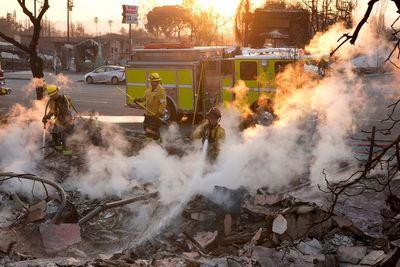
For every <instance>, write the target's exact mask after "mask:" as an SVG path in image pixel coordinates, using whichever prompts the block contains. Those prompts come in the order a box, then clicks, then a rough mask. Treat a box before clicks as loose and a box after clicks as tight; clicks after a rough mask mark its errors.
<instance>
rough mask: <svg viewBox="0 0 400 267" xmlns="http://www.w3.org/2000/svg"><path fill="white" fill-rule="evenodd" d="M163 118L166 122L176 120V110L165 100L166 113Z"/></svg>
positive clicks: (172, 104) (170, 101)
mask: <svg viewBox="0 0 400 267" xmlns="http://www.w3.org/2000/svg"><path fill="white" fill-rule="evenodd" d="M164 118H165V119H166V120H167V121H176V119H177V114H176V108H175V105H174V103H173V102H172V100H170V99H169V98H167V112H166V114H165V115H164Z"/></svg>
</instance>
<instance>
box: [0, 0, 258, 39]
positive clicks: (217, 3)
mask: <svg viewBox="0 0 400 267" xmlns="http://www.w3.org/2000/svg"><path fill="white" fill-rule="evenodd" d="M42 1H43V0H40V1H39V0H38V1H37V3H38V9H39V6H40V4H39V3H41V2H42ZM33 2H34V0H27V1H26V3H27V6H28V8H29V9H30V10H31V11H33ZM182 2H183V1H182V0H90V1H89V0H73V3H74V7H73V10H72V12H71V21H72V22H75V23H76V22H80V23H83V24H84V26H85V28H86V29H87V30H88V31H89V32H92V33H93V32H95V31H96V24H95V23H94V17H98V18H99V22H98V25H97V26H98V29H99V31H101V32H103V33H104V32H109V31H110V30H112V31H113V32H117V31H118V30H119V29H120V28H121V27H125V28H127V27H128V25H127V24H121V20H122V15H121V13H122V5H123V4H125V5H137V6H139V21H140V23H141V25H140V26H141V27H143V24H144V23H145V22H144V18H145V15H146V14H147V12H149V11H150V10H151V9H153V8H154V7H156V6H164V5H181V4H182ZM239 2H240V0H229V1H225V0H197V1H196V3H197V5H198V6H199V7H200V8H201V9H204V10H209V9H210V8H212V10H213V11H214V12H215V13H218V14H220V15H221V16H223V17H228V18H233V16H234V14H235V13H236V9H237V6H238V4H239ZM264 2H265V0H251V3H252V7H253V8H256V7H259V6H260V4H261V3H264ZM66 3H67V0H49V5H50V8H49V10H48V11H47V12H46V14H45V17H46V18H47V19H49V20H51V21H52V24H53V25H54V26H55V27H56V28H57V29H59V30H66V20H67V19H66V13H67V8H66V5H67V4H66ZM0 7H1V9H0V16H1V17H5V16H6V14H7V12H10V13H12V12H13V11H14V10H15V11H16V14H17V20H18V21H24V20H25V19H26V15H25V14H23V12H22V9H21V7H20V6H19V4H18V3H17V1H16V0H0ZM38 12H39V11H38ZM109 20H112V21H113V23H112V29H110V26H109V23H108V21H109Z"/></svg>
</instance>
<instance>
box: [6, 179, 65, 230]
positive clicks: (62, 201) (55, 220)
mask: <svg viewBox="0 0 400 267" xmlns="http://www.w3.org/2000/svg"><path fill="white" fill-rule="evenodd" d="M1 176H5V177H6V178H3V179H0V181H5V180H9V179H12V178H19V179H21V178H22V179H27V180H32V181H38V182H41V183H43V184H48V185H50V186H52V187H54V188H55V189H57V191H58V192H59V193H60V205H59V206H58V210H57V212H56V215H54V217H53V219H51V222H52V223H58V220H59V219H60V217H61V214H62V212H63V210H64V208H65V205H66V197H65V191H64V189H63V188H62V187H61V185H59V184H58V183H56V182H53V181H51V180H48V179H45V178H42V177H39V176H36V175H33V174H17V173H13V172H6V173H0V177H1Z"/></svg>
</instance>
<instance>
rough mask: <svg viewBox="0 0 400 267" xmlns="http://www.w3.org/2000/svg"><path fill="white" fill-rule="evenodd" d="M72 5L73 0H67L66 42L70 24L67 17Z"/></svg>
mask: <svg viewBox="0 0 400 267" xmlns="http://www.w3.org/2000/svg"><path fill="white" fill-rule="evenodd" d="M35 1H36V0H35ZM73 7H74V3H73V0H67V42H69V26H70V25H69V24H70V23H69V17H70V12H71V11H72V8H73Z"/></svg>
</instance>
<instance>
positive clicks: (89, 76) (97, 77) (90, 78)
mask: <svg viewBox="0 0 400 267" xmlns="http://www.w3.org/2000/svg"><path fill="white" fill-rule="evenodd" d="M85 81H86V83H108V82H110V83H112V84H118V83H119V82H122V81H125V67H122V66H102V67H98V68H97V69H95V70H93V71H91V72H88V73H86V74H85Z"/></svg>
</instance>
